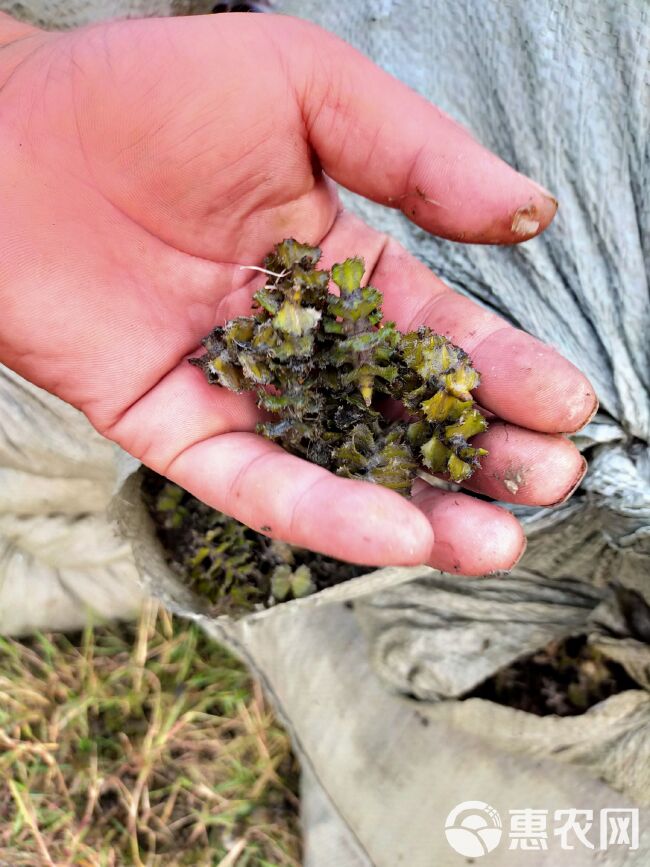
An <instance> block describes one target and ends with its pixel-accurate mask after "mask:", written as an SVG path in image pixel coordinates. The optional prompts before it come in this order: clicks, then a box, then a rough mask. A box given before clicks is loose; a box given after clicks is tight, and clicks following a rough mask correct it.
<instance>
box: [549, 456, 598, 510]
mask: <svg viewBox="0 0 650 867" xmlns="http://www.w3.org/2000/svg"><path fill="white" fill-rule="evenodd" d="M588 467H589V464H588V463H587V461H586V460H585V458H582V461H581V463H580V470H579V472H578V475H577V476H576V478H575V479H574V480H573V482H572V483H571V487H570V488H569V490H568V491H567V493H566V494H565V495H564V496H563V497H562V499H560V500H558V501H557V503H553V505H554V506H561V505H562V503H566V501H567V500H568V499H569V497H571V496H572V495H573V494H574V493H575V492H576V490H577V489H578V488H579V487H580V483H581V482H582V480H583V479H584V477H585V476H586V475H587V469H588Z"/></svg>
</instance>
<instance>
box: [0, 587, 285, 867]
mask: <svg viewBox="0 0 650 867" xmlns="http://www.w3.org/2000/svg"><path fill="white" fill-rule="evenodd" d="M297 779H298V769H297V764H296V761H295V759H294V758H293V756H292V754H291V748H290V744H289V740H288V737H287V735H286V733H285V732H284V731H283V730H282V729H281V727H280V726H279V725H278V723H277V722H276V720H275V719H274V717H273V714H272V712H271V710H270V709H269V707H268V705H267V703H266V702H265V699H264V697H263V695H262V693H261V691H260V689H259V686H258V685H257V684H256V683H254V682H253V681H252V680H251V678H250V676H249V675H248V673H247V672H246V670H245V669H244V668H243V666H242V665H241V664H240V663H239V662H238V661H237V660H236V659H235V658H234V657H233V656H231V655H230V654H229V653H228V652H227V651H226V650H225V649H224V648H222V647H220V646H219V645H217V644H215V643H214V642H212V641H209V640H208V639H207V638H206V637H205V636H203V635H202V633H201V632H200V630H198V629H197V628H196V627H195V626H194V625H191V624H188V623H186V622H184V621H181V620H179V619H175V618H173V617H172V616H171V615H169V614H168V613H167V612H165V611H164V610H160V609H158V608H157V607H156V606H155V604H153V605H150V606H149V607H147V609H146V611H145V612H144V614H143V616H142V618H141V620H140V622H139V623H138V624H136V625H117V626H101V627H95V628H94V629H87V630H86V631H85V632H84V633H83V634H78V635H76V636H63V635H60V634H50V635H39V636H36V637H33V638H30V639H28V640H26V641H22V642H19V641H14V640H10V639H2V638H0V816H2V823H1V824H0V865H4V864H11V865H12V867H14V865H29V867H35V865H56V867H60V865H61V867H63V865H70V867H73V865H75V867H76V865H80V867H118V865H119V867H122V865H131V864H132V865H138V867H142V865H146V867H162V865H165V867H175V865H179V867H180V865H185V864H187V865H190V864H191V865H197V867H203V865H205V867H208V865H210V867H211V865H219V867H298V865H299V864H300V834H299V822H298V815H297V814H298V799H297Z"/></svg>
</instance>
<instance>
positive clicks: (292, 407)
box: [190, 239, 487, 494]
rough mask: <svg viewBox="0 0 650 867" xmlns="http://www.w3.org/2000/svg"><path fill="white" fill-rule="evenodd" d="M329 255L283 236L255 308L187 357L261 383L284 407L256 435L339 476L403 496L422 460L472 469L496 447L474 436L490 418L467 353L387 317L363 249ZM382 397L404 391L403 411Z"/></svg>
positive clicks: (216, 372)
mask: <svg viewBox="0 0 650 867" xmlns="http://www.w3.org/2000/svg"><path fill="white" fill-rule="evenodd" d="M320 255H321V251H320V249H319V248H318V247H309V246H306V245H304V244H299V243H298V242H296V241H294V240H293V239H288V240H285V241H283V242H282V243H281V244H278V245H277V246H276V247H275V249H274V250H273V252H272V253H270V254H269V255H268V256H267V257H266V259H265V260H264V269H263V270H264V272H265V273H266V275H267V277H268V280H267V282H266V284H265V285H264V286H263V287H262V288H261V289H260V290H259V291H258V292H256V293H255V295H254V296H253V297H254V300H255V303H256V305H257V309H256V311H255V312H254V314H253V315H252V316H240V317H237V318H236V319H233V320H231V321H230V322H228V323H227V324H226V325H224V326H218V327H217V328H215V329H214V330H213V331H212V332H211V334H209V335H208V336H207V337H206V338H205V339H204V340H203V345H204V347H205V349H206V353H205V354H204V355H203V356H201V357H200V358H192V359H190V362H191V363H192V364H195V365H197V366H199V367H200V368H201V369H202V370H203V371H204V372H205V374H206V376H207V378H208V381H209V382H211V383H214V384H216V385H221V386H224V387H226V388H228V389H230V390H232V391H237V392H243V391H255V392H256V393H257V397H258V405H259V406H260V407H261V408H262V409H264V410H267V411H268V412H269V413H271V415H273V416H276V417H277V418H276V419H274V420H272V421H267V422H262V423H260V424H259V425H258V427H257V431H258V433H260V434H263V435H264V436H266V437H268V438H269V439H272V440H275V441H276V442H278V443H279V444H280V445H282V446H283V447H284V448H285V449H287V451H289V452H291V453H292V454H295V455H299V456H301V457H304V458H306V459H307V460H309V461H312V462H313V463H316V464H319V465H320V466H323V467H326V468H327V469H329V470H331V471H332V472H335V473H337V474H338V475H340V476H345V477H347V478H352V479H363V480H365V481H369V482H374V483H376V484H381V485H384V486H386V487H388V488H391V489H393V490H395V491H398V492H399V493H401V494H408V493H409V491H410V488H411V482H412V481H413V478H414V476H415V475H416V473H417V469H418V467H419V466H420V465H421V464H422V465H424V466H425V467H426V468H427V469H428V470H430V471H431V472H432V473H447V474H448V475H449V477H450V478H451V479H452V480H453V481H454V482H462V481H464V480H465V479H468V478H469V477H470V476H471V475H472V473H473V472H474V470H475V469H476V468H477V467H478V466H479V459H480V457H481V456H482V455H485V454H487V452H486V451H485V449H480V448H474V447H473V446H471V445H470V444H469V439H470V437H472V436H474V435H475V434H478V433H480V432H481V431H484V430H486V428H487V422H486V420H485V418H484V417H483V415H482V414H481V412H480V411H479V410H478V409H477V407H476V405H475V403H474V400H473V398H472V396H471V394H470V392H471V391H472V389H474V388H476V387H477V386H478V385H479V382H480V377H479V374H478V372H477V371H476V370H474V368H473V367H472V365H471V361H470V359H469V357H468V356H467V354H466V353H465V352H463V350H462V349H460V348H459V347H457V346H454V344H452V343H450V342H449V341H448V340H447V339H446V338H445V337H442V336H441V335H439V334H435V333H434V332H433V331H431V330H430V329H429V328H426V327H422V328H419V329H418V330H417V331H411V332H409V333H408V334H402V333H400V332H399V331H398V330H397V328H396V327H395V323H393V322H383V321H382V318H383V314H382V309H381V304H382V300H383V299H382V295H381V292H379V291H378V290H377V289H375V288H373V287H372V286H362V279H363V274H364V262H363V259H360V258H351V259H346V261H345V262H343V263H342V264H339V265H334V266H333V268H332V269H331V271H327V270H319V269H317V267H316V266H317V264H318V261H319V259H320ZM330 282H333V283H334V284H335V285H336V286H337V287H338V290H339V291H338V294H335V293H333V292H330ZM383 398H392V399H394V400H398V401H401V403H402V404H403V406H404V409H405V412H406V417H405V418H399V419H389V418H386V417H385V416H384V415H383V414H382V412H381V400H382V399H383Z"/></svg>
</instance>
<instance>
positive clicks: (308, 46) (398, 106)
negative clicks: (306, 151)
mask: <svg viewBox="0 0 650 867" xmlns="http://www.w3.org/2000/svg"><path fill="white" fill-rule="evenodd" d="M264 23H265V25H267V26H273V23H272V22H271V21H270V20H269V21H265V22H264ZM282 27H283V28H289V27H297V28H298V27H299V28H300V29H301V32H300V34H299V38H297V39H295V40H292V42H291V44H292V45H295V46H296V50H295V51H293V53H292V58H291V59H292V63H293V64H295V65H294V66H293V72H294V75H293V78H294V83H295V88H296V93H297V96H298V100H299V102H300V106H301V114H302V117H303V119H304V123H305V127H306V135H307V139H308V141H309V144H310V145H311V146H312V147H313V149H314V150H315V152H316V154H317V155H318V158H319V160H320V163H321V165H322V166H323V168H324V169H325V171H326V172H327V174H328V175H330V176H331V177H332V178H334V179H335V180H336V181H338V183H340V184H342V185H343V186H345V187H347V188H348V189H351V190H353V191H354V192H355V193H359V194H360V195H362V196H365V197H366V198H369V199H373V200H374V201H376V202H379V203H380V204H383V205H389V206H391V207H395V208H400V209H401V210H402V211H403V212H404V213H405V214H406V216H407V217H408V218H409V219H410V220H412V221H413V222H414V223H417V225H418V226H421V227H422V228H423V229H426V230H427V231H429V232H432V233H434V234H436V235H439V236H441V237H444V238H449V239H451V240H456V241H465V242H470V243H481V244H514V243H517V242H519V241H524V240H526V239H527V238H532V237H534V236H535V235H537V234H539V233H540V232H542V231H544V229H545V228H546V226H547V225H548V224H549V223H550V222H551V220H552V219H553V217H554V216H555V212H556V210H557V201H556V200H555V199H554V198H553V196H552V195H551V194H550V193H549V192H548V191H547V190H545V189H544V188H543V187H540V186H539V185H538V184H536V183H535V182H534V181H532V180H531V179H530V178H527V177H526V176H525V175H522V174H520V173H519V172H517V171H515V170H514V169H513V168H511V167H510V166H509V165H507V164H506V163H505V162H504V161H503V160H501V159H499V157H497V156H496V155H495V154H493V153H491V152H490V151H489V150H487V148H484V147H483V146H482V145H480V144H479V143H478V142H477V141H476V140H475V139H474V138H473V136H472V135H471V134H470V133H469V132H468V131H467V130H466V129H464V128H463V127H462V126H461V125H460V124H458V123H456V122H455V121H454V120H452V118H450V117H448V116H447V115H446V114H445V113H444V112H443V111H441V110H440V109H439V108H437V107H436V106H434V105H432V104H431V103H430V102H428V101H427V100H426V99H424V98H423V97H422V96H420V95H419V94H418V93H416V92H415V91H414V90H411V88H409V87H407V86H406V85H405V84H403V83H402V82H401V81H399V80H398V79H396V78H394V77H393V76H391V75H389V74H388V73H386V72H384V71H383V70H382V69H380V68H379V67H378V66H376V65H375V64H374V63H372V62H371V61H370V60H369V59H368V58H366V57H364V56H363V55H362V54H360V53H359V52H358V51H356V50H355V49H354V48H352V47H351V46H350V45H347V44H346V43H345V42H343V41H341V40H339V39H337V38H336V37H334V36H332V35H331V34H329V33H326V32H325V31H322V30H319V29H316V28H312V27H309V26H308V25H305V24H304V22H297V21H294V22H291V23H288V22H287V21H286V19H285V20H284V21H283V22H282Z"/></svg>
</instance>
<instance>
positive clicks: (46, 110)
mask: <svg viewBox="0 0 650 867" xmlns="http://www.w3.org/2000/svg"><path fill="white" fill-rule="evenodd" d="M18 37H19V38H18V40H17V41H16V42H12V43H11V44H10V45H8V46H7V47H6V48H5V49H3V50H2V52H0V65H1V64H2V63H4V64H5V66H4V67H2V70H3V73H4V74H3V76H2V78H3V79H4V81H5V83H4V87H3V89H2V91H1V92H0V124H1V135H0V161H1V162H0V178H1V180H0V184H2V192H3V195H2V201H3V208H2V212H1V213H0V223H1V226H0V228H1V231H0V239H1V240H0V244H1V245H2V246H1V253H2V255H1V256H0V299H1V300H2V305H3V308H2V309H3V314H2V319H1V320H0V358H1V359H2V361H4V362H5V363H6V364H8V365H9V366H11V367H13V368H14V369H15V370H17V371H18V372H19V373H21V374H22V375H24V376H25V377H27V378H28V379H30V380H32V381H33V382H35V383H37V384H38V385H40V386H42V387H44V388H46V389H48V390H49V391H51V392H54V393H55V394H57V395H59V396H60V397H62V398H63V399H64V400H66V401H68V402H70V403H72V404H74V405H75V406H77V407H79V408H80V409H81V410H82V411H83V412H84V413H85V414H86V415H87V416H88V418H89V419H90V421H91V422H92V423H93V425H95V427H96V428H97V429H98V430H99V431H100V432H101V433H103V434H104V435H105V436H107V437H109V438H111V439H113V440H115V441H117V442H118V443H120V445H122V446H123V447H124V448H125V449H126V450H128V451H129V452H131V453H132V454H133V455H135V456H136V457H138V458H140V459H141V460H142V461H143V462H144V463H146V464H147V465H148V466H150V467H152V468H153V469H155V470H157V471H158V472H160V473H163V474H164V475H166V476H168V477H169V478H171V479H173V480H174V481H177V482H178V483H179V484H181V485H183V486H184V487H185V488H187V489H188V490H190V491H192V492H193V493H194V494H196V495H197V496H198V497H200V498H201V499H202V500H204V501H205V502H208V503H210V504H212V505H214V506H215V507H217V508H219V509H221V510H223V511H225V512H227V513H229V514H231V515H234V516H235V517H236V518H238V519H239V520H241V521H243V522H245V523H246V524H248V525H250V526H252V527H255V528H256V529H258V530H262V531H263V532H266V533H268V534H269V535H272V536H275V537H279V538H282V539H286V540H288V541H290V542H293V543H295V544H299V545H303V546H305V547H310V548H312V549H314V550H319V551H323V552H325V553H328V554H331V555H334V556H338V557H341V558H344V559H349V560H354V561H357V562H363V563H368V564H376V565H382V564H391V563H397V564H416V563H423V562H428V563H430V564H431V565H434V566H436V567H438V568H442V569H446V570H453V571H457V572H460V573H463V574H483V573H486V572H489V571H492V570H496V569H505V568H508V567H510V566H511V565H512V564H513V562H514V561H515V560H516V559H517V557H518V556H519V554H520V552H521V550H522V548H523V542H524V540H523V534H522V531H521V529H520V527H519V525H518V524H517V522H516V521H515V520H514V518H512V516H511V515H510V514H509V513H508V512H507V511H505V510H503V509H501V508H499V507H498V506H496V505H493V504H491V503H488V502H486V501H484V500H481V499H477V498H475V497H471V496H470V495H468V494H464V493H450V492H444V491H440V490H437V489H431V488H429V487H428V486H424V485H420V486H419V487H418V486H417V485H416V489H415V494H414V497H413V498H412V499H411V500H410V501H409V500H406V499H404V498H401V497H400V496H398V495H397V494H395V493H393V492H391V491H388V490H385V489H382V488H378V487H375V486H372V485H368V484H366V483H363V482H356V481H350V480H346V479H342V478H338V477H336V476H333V475H331V474H330V473H328V472H327V471H325V470H324V469H322V468H320V467H317V466H314V465H310V464H307V463H305V462H304V461H302V460H300V459H298V458H296V457H293V456H290V455H288V454H286V453H285V452H283V451H282V450H281V449H280V448H279V447H277V446H276V445H274V444H272V443H270V442H268V441H266V440H264V439H261V438H260V437H257V436H256V435H255V434H254V433H253V430H254V427H255V423H256V420H257V418H258V410H257V409H256V407H255V403H254V399H253V398H252V397H251V396H249V395H234V394H231V393H229V392H226V391H224V390H223V389H220V388H216V387H214V386H209V385H208V384H207V383H206V382H205V380H204V378H203V375H202V374H201V372H200V371H199V370H197V369H195V368H193V367H191V366H190V365H188V364H187V362H186V358H187V356H188V355H191V354H193V353H194V352H195V351H196V349H197V347H198V345H199V342H200V339H201V337H202V336H204V335H205V334H207V333H208V332H209V331H210V330H211V329H212V327H213V326H214V325H215V324H217V323H220V322H223V321H225V320H226V319H229V318H231V317H232V316H233V315H235V314H239V313H247V312H248V311H249V309H250V300H251V295H252V292H253V291H254V290H255V288H256V287H257V285H258V284H259V275H256V274H255V272H254V271H250V270H242V268H241V267H240V266H241V265H243V264H244V265H245V264H250V265H253V264H259V263H260V260H261V258H262V257H263V255H264V254H265V253H266V252H267V251H268V250H269V249H270V248H271V247H272V246H273V245H274V244H275V243H277V242H278V241H280V240H282V239H283V238H285V237H289V236H293V237H296V238H297V239H299V240H300V241H303V242H306V243H310V244H313V243H316V244H319V245H320V246H321V247H322V248H323V256H324V264H325V265H326V266H329V265H330V264H331V263H332V262H334V261H340V260H341V259H342V258H345V257H346V256H348V255H362V256H364V257H365V260H366V264H367V266H368V269H369V271H370V272H372V282H373V284H374V285H376V286H377V287H378V288H379V289H381V290H382V292H383V293H384V296H385V302H384V309H385V312H386V315H387V318H389V319H393V320H395V321H396V322H397V325H398V327H400V328H401V329H402V330H406V329H408V328H412V327H416V326H418V325H420V324H427V325H430V326H431V327H432V328H434V329H435V330H437V331H440V332H442V333H445V334H447V335H449V336H450V337H451V339H452V340H454V341H455V342H457V343H458V344H459V345H461V346H463V348H465V349H466V350H467V351H468V352H469V353H470V355H471V356H472V359H473V362H474V364H475V366H476V367H477V368H478V369H479V370H481V371H482V372H483V384H482V385H481V387H480V389H479V390H478V392H477V399H478V400H479V402H480V403H481V404H482V405H483V406H484V407H485V408H486V409H487V410H489V411H490V412H491V413H493V414H494V415H495V416H496V417H497V419H495V420H494V421H493V422H492V424H491V428H490V430H489V431H488V432H487V433H485V434H483V435H482V436H481V437H480V438H476V442H477V443H478V442H480V444H481V445H485V446H486V447H487V448H488V449H489V451H490V454H489V457H488V458H485V459H484V462H483V469H482V470H481V471H480V472H479V473H477V475H476V476H475V477H474V478H473V479H472V480H471V483H470V485H469V487H471V488H472V490H475V491H479V492H481V493H484V494H488V495H489V496H492V497H495V498H498V499H502V500H512V501H515V502H521V503H529V504H540V505H546V504H552V503H555V502H558V501H560V500H562V499H563V498H564V497H565V496H566V495H567V494H568V493H569V492H570V490H571V489H572V488H573V487H574V486H575V485H576V484H577V483H578V481H579V480H580V478H581V476H582V474H583V471H584V462H583V460H582V458H581V457H580V455H579V454H578V452H577V451H576V449H575V448H574V447H573V446H572V445H571V443H570V442H569V441H568V440H567V439H566V438H564V437H562V436H559V435H558V432H560V431H572V430H576V429H577V428H579V427H580V426H581V425H582V424H584V422H585V421H586V420H587V418H588V417H589V416H590V415H591V413H592V412H593V411H594V408H595V405H596V399H595V396H594V392H593V389H592V388H591V386H590V385H589V383H588V382H587V381H586V380H585V378H584V377H583V376H582V374H580V372H579V371H578V370H577V369H576V368H575V367H573V366H572V365H571V364H570V363H569V362H568V361H566V360H564V359H562V358H561V357H560V356H559V355H558V354H557V353H555V352H554V351H553V350H551V349H550V348H548V347H546V346H544V345H543V344H541V343H540V342H539V341H536V340H535V339H533V338H532V337H530V336H528V335H525V334H524V333H523V332H520V331H517V330H516V329H513V328H511V327H510V326H508V325H507V324H506V323H505V322H503V321H502V320H500V319H499V318H498V317H496V316H494V315H492V314H489V313H487V312H486V311H484V310H482V309H481V308H480V307H478V306H477V305H475V304H473V303H472V302H470V301H469V300H467V299H465V298H462V297H460V296H458V295H456V294H455V293H453V292H451V291H450V290H449V289H448V288H447V287H446V286H444V285H443V284H442V283H441V281H439V280H438V279H437V278H436V277H435V276H434V275H432V274H431V273H430V272H429V271H428V270H427V269H426V268H425V267H424V266H423V265H422V264H420V263H419V262H417V261H416V260H415V259H413V258H412V257H411V256H409V255H408V254H407V253H406V252H405V251H404V250H402V249H401V248H400V247H399V246H398V245H397V244H396V243H395V242H393V241H391V240H390V239H388V238H386V237H385V236H384V235H381V234H379V233H377V232H375V231H374V230H372V229H371V228H369V227H368V226H366V225H364V224H363V223H362V222H361V221H359V220H358V219H356V218H354V217H352V216H350V215H349V214H346V213H344V212H342V211H341V209H340V206H339V203H338V199H337V194H336V190H335V187H334V185H333V184H332V182H331V181H330V180H328V176H329V177H331V178H333V179H334V180H336V181H338V182H339V183H341V184H343V185H345V186H347V187H349V188H350V189H353V190H354V191H356V192H358V193H361V194H363V195H365V196H367V197H369V198H372V199H374V200H375V201H379V202H382V203H384V204H386V205H388V206H392V207H400V208H402V210H403V211H404V212H405V213H406V214H407V216H409V218H411V219H412V220H414V221H415V222H417V223H418V224H419V225H421V226H422V227H424V228H425V229H427V230H429V231H431V232H433V233H435V234H438V235H441V236H443V237H446V238H450V239H453V240H459V241H460V240H462V241H465V242H475V243H476V242H480V243H514V242H516V241H521V240H525V239H526V238H528V237H532V236H533V235H535V234H537V233H538V232H539V231H542V230H543V229H544V228H545V227H546V225H547V224H548V223H549V222H550V220H551V219H552V217H553V215H554V213H555V208H556V205H555V203H554V201H553V200H552V199H551V198H550V197H549V196H548V195H547V194H545V193H544V191H543V190H541V189H540V188H539V187H537V186H536V185H535V184H533V183H532V182H531V181H529V180H528V179H527V178H525V177H523V176H521V175H519V174H517V173H516V172H514V171H513V170H512V169H510V168H509V167H508V166H506V165H505V164H504V163H502V162H501V161H500V160H498V159H497V158H496V157H495V156H493V155H491V154H490V153H488V152H487V151H485V150H484V149H483V148H481V147H480V146H479V145H478V144H476V143H475V142H474V141H473V140H472V139H471V137H470V136H469V135H468V134H467V133H466V132H465V131H464V130H463V129H461V128H460V127H458V126H457V125H456V124H454V123H453V122H452V121H451V120H450V119H449V118H447V117H446V116H445V115H443V114H442V113H441V112H440V111H438V110H437V109H435V108H434V107H433V106H431V105H429V104H428V103H426V102H425V101H424V100H422V99H421V98H420V97H419V96H417V95H416V94H414V93H413V92H411V91H409V90H408V89H407V88H405V87H404V86H403V85H401V84H399V83H398V82H396V81H395V80H393V79H392V78H390V77H389V76H388V75H386V74H384V73H382V72H380V71H379V70H378V69H377V68H376V67H374V66H373V65H372V64H371V63H370V62H369V61H368V60H366V59H365V58H363V57H361V56H360V55H358V54H357V53H356V52H354V51H353V50H352V49H351V48H349V47H348V46H347V45H345V44H344V43H342V42H340V41H338V40H336V39H335V38H334V37H332V36H330V35H328V34H325V33H324V32H322V31H320V30H317V29H316V28H314V27H311V26H309V25H306V24H304V23H302V22H298V21H295V20H293V19H288V18H279V17H276V16H270V15H269V16H261V15H260V16H247V15H224V16H211V17H194V18H176V19H151V20H146V21H125V22H113V23H110V24H103V25H99V26H95V27H91V28H87V29H83V30H79V31H74V32H71V33H67V34H44V33H42V32H40V31H32V30H31V29H27V28H25V29H23V28H19V32H18ZM0 80H1V79H0ZM522 291H525V287H522ZM498 419H502V421H499V420H498Z"/></svg>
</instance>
